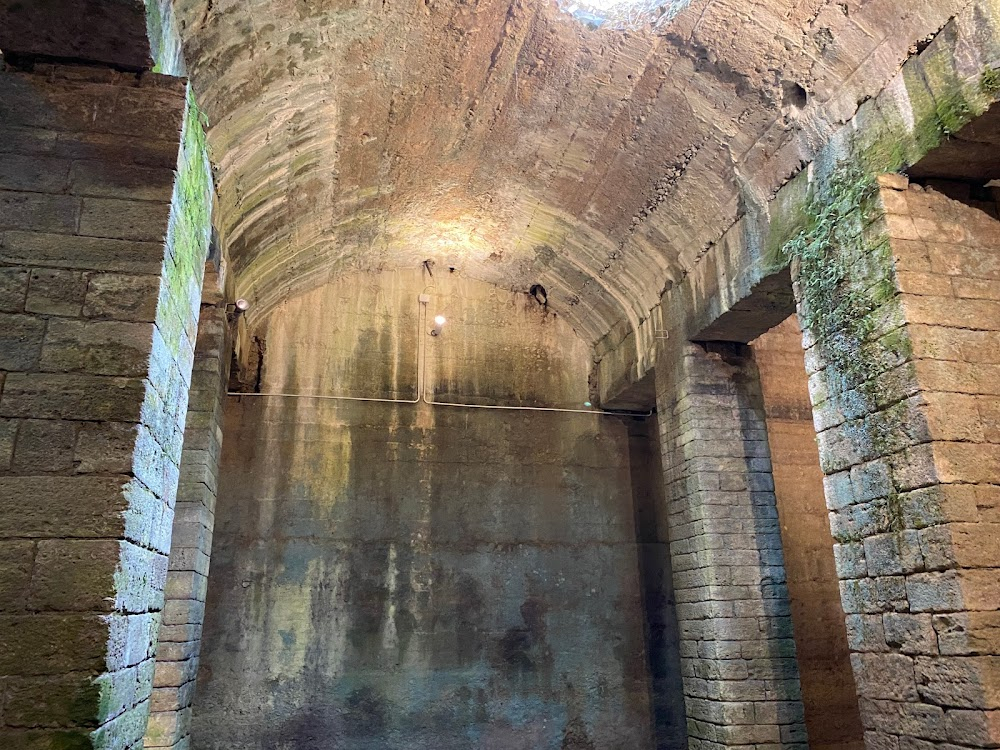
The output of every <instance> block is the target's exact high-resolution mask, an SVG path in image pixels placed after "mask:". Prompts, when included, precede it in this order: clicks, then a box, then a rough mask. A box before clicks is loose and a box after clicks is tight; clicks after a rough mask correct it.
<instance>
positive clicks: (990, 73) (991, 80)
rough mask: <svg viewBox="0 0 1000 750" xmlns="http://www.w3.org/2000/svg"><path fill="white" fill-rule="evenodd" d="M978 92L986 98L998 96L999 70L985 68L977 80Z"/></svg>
mask: <svg viewBox="0 0 1000 750" xmlns="http://www.w3.org/2000/svg"><path fill="white" fill-rule="evenodd" d="M979 90H980V91H982V92H983V93H984V94H986V95H987V96H996V95H997V94H1000V70H998V69H997V68H987V69H986V70H984V71H983V75H982V77H981V78H980V79H979Z"/></svg>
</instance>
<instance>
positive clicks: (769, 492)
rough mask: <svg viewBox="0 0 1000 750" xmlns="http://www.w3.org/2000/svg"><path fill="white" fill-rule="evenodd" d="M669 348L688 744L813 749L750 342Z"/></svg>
mask: <svg viewBox="0 0 1000 750" xmlns="http://www.w3.org/2000/svg"><path fill="white" fill-rule="evenodd" d="M670 343H671V344H672V342H670ZM661 346H662V347H663V350H662V351H661V352H659V353H658V355H657V363H658V364H657V373H656V376H657V407H658V412H659V414H658V418H659V422H660V435H661V440H660V445H661V449H662V451H663V469H664V483H665V494H666V502H667V527H668V530H669V536H670V556H671V564H672V566H673V577H674V588H675V592H676V598H677V619H678V625H679V628H680V656H681V670H682V674H683V682H684V697H685V703H686V707H687V717H688V738H689V744H690V747H691V748H692V750H702V749H705V750H708V749H709V748H719V747H729V746H747V745H782V746H784V747H800V748H805V747H806V743H807V738H806V729H805V725H804V719H803V709H802V702H801V690H800V686H799V675H798V668H797V664H796V660H795V642H794V640H793V638H792V622H791V611H790V607H789V599H788V588H787V585H786V581H785V569H784V558H783V555H782V547H781V535H780V532H779V528H778V513H777V509H776V507H775V497H774V483H773V480H772V476H771V461H770V452H769V448H768V440H767V431H766V425H765V415H764V404H763V399H762V396H761V392H760V382H759V377H758V374H757V370H756V367H755V365H754V362H753V358H752V356H751V352H750V350H749V348H748V347H747V346H745V345H743V344H725V343H720V344H690V343H686V344H683V345H681V346H680V347H679V348H677V347H673V346H671V347H669V348H668V346H667V342H664V343H662V344H661Z"/></svg>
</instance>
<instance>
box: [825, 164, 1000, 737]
mask: <svg viewBox="0 0 1000 750" xmlns="http://www.w3.org/2000/svg"><path fill="white" fill-rule="evenodd" d="M884 184H886V185H888V184H889V183H884ZM898 187H902V188H903V189H902V190H896V189H893V188H892V187H883V188H882V193H881V197H882V204H883V205H884V208H885V211H886V217H885V221H881V220H880V221H879V222H878V223H877V224H876V225H875V228H873V229H871V230H870V231H869V233H868V236H869V240H868V243H869V244H868V245H867V246H866V247H865V250H866V252H867V253H869V254H870V255H869V257H868V258H867V259H866V258H862V259H861V260H860V262H858V263H856V264H855V265H854V266H853V268H854V269H855V275H854V277H853V278H852V279H851V282H850V283H851V287H852V288H864V287H865V286H867V285H870V284H872V283H873V281H874V280H875V279H877V278H880V277H882V276H887V277H888V278H890V279H891V280H892V281H893V284H894V286H895V289H896V294H895V295H893V296H891V297H889V298H887V299H885V300H884V302H883V305H882V307H881V308H879V309H877V310H876V311H875V312H874V313H873V314H874V315H875V316H876V317H877V318H878V320H879V321H880V324H879V326H878V327H877V328H875V329H874V332H873V338H872V339H871V340H868V341H861V342H857V344H856V346H858V347H861V349H862V350H863V351H865V353H866V355H867V356H870V357H873V358H874V359H875V361H876V363H878V364H879V366H880V368H881V371H880V372H879V373H878V375H877V379H876V380H875V381H874V382H870V383H860V384H858V385H856V389H855V390H845V385H844V384H845V382H846V383H848V384H853V381H852V380H850V379H845V377H844V374H843V368H844V364H843V363H842V362H838V361H836V360H833V361H831V359H830V358H829V356H828V354H827V351H826V350H825V349H824V341H823V340H819V341H816V342H815V343H814V344H813V345H812V350H811V351H810V352H807V362H809V363H810V370H811V373H812V377H811V393H812V398H813V403H814V410H815V416H814V419H815V422H816V427H817V430H818V431H819V445H820V455H821V459H822V462H823V468H824V471H825V473H826V474H827V477H826V479H825V482H826V496H827V505H828V507H829V508H830V510H831V525H832V528H833V532H834V537H835V539H836V541H837V542H838V544H837V563H838V573H839V575H840V578H841V579H842V581H841V598H842V603H843V607H844V611H845V612H847V617H848V630H849V633H850V638H851V649H852V652H853V654H852V657H851V658H852V663H853V665H854V672H855V677H856V680H857V683H858V691H859V695H860V696H861V709H862V718H863V721H864V724H865V729H866V733H867V734H866V736H867V739H868V743H869V745H870V746H878V747H897V746H898V747H916V746H921V747H932V746H935V745H937V746H949V745H952V744H959V745H965V746H971V747H993V746H996V744H997V743H1000V734H997V726H998V725H997V720H996V719H997V712H998V710H1000V689H998V685H1000V669H998V663H1000V662H998V653H1000V644H998V643H997V641H996V638H995V632H996V622H997V616H998V614H997V613H998V610H1000V596H998V594H1000V585H998V583H997V582H998V580H1000V576H998V569H997V564H998V563H997V561H998V560H1000V523H998V518H997V515H996V511H997V507H998V501H1000V494H998V485H1000V443H998V437H1000V436H998V435H997V434H996V429H995V425H996V424H997V416H996V410H997V403H998V396H1000V386H998V383H1000V363H998V362H997V357H996V354H995V351H996V344H997V343H1000V339H998V338H997V337H998V336H1000V221H998V220H997V218H996V216H997V211H996V204H995V203H993V202H976V201H974V200H971V199H970V198H969V187H968V186H967V185H965V186H955V187H953V188H949V187H948V186H944V187H943V189H945V190H947V191H948V192H949V193H952V194H953V195H956V196H957V197H960V198H964V199H965V200H966V201H968V205H967V204H966V203H962V202H960V201H959V200H955V199H953V198H949V197H948V196H947V195H945V194H944V193H941V192H938V191H937V190H933V189H924V188H921V187H919V186H916V185H914V186H911V187H910V188H909V189H906V186H905V183H904V184H902V185H899V186H898ZM883 236H886V237H887V238H888V242H889V244H888V251H889V253H891V255H887V254H886V253H885V252H880V251H876V250H873V249H871V248H874V247H880V246H881V245H880V239H881V238H882V237H883ZM838 252H843V251H842V250H840V249H838ZM873 259H874V262H873ZM886 265H888V267H886ZM838 368H840V370H841V372H838Z"/></svg>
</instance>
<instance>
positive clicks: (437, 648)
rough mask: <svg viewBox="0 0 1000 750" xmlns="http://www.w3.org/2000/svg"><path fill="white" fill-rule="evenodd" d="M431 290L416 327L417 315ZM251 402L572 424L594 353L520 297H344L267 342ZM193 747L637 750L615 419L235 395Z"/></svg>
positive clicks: (324, 303) (634, 607) (624, 510)
mask: <svg viewBox="0 0 1000 750" xmlns="http://www.w3.org/2000/svg"><path fill="white" fill-rule="evenodd" d="M424 290H426V291H427V293H429V294H431V295H432V301H431V303H430V305H429V308H428V315H429V316H430V318H433V316H435V315H437V314H443V315H445V316H446V317H447V319H448V322H447V324H446V325H445V326H444V329H443V332H442V335H441V336H439V337H432V336H429V335H428V330H429V328H430V327H431V325H432V323H431V322H430V321H426V322H421V321H420V320H419V318H418V308H419V306H418V303H417V297H418V295H419V294H420V293H421V292H422V291H424ZM256 335H260V336H263V338H264V339H265V341H266V349H265V355H264V366H263V378H262V384H261V390H262V391H263V392H264V393H274V394H278V393H290V394H303V393H304V394H314V395H319V396H322V395H332V394H344V395H350V396H354V397H358V398H398V399H404V400H405V399H411V400H412V399H414V398H415V396H416V386H417V362H418V356H417V355H418V351H419V350H420V349H422V348H423V347H424V346H425V345H426V347H427V353H426V361H427V379H428V390H429V391H433V392H434V393H435V394H436V398H437V399H438V400H443V401H458V400H462V401H466V402H472V403H479V404H489V403H493V404H496V403H505V404H511V405H537V406H565V407H570V408H579V409H585V408H586V407H584V402H585V401H587V399H588V382H587V375H588V370H589V364H590V356H589V351H588V348H587V347H586V346H585V345H584V344H583V343H582V342H580V341H579V339H577V338H576V337H575V336H574V335H573V333H572V330H571V329H569V328H568V326H566V325H565V323H564V322H563V321H562V320H561V319H560V318H558V317H556V316H554V315H552V314H550V313H548V312H547V311H546V310H545V308H544V307H543V306H540V305H539V304H538V303H537V302H536V301H535V299H534V298H532V297H530V296H528V295H525V294H515V293H512V292H509V291H504V290H500V289H497V288H495V287H490V286H488V285H484V284H480V283H476V282H472V281H468V280H465V279H462V278H460V277H459V276H458V274H455V275H451V274H448V273H447V271H445V272H444V274H443V275H442V274H440V273H439V274H438V275H437V278H435V279H431V278H429V277H427V276H426V275H423V276H422V275H421V273H418V272H415V271H398V272H395V273H386V274H383V275H357V276H353V277H345V278H343V279H340V280H338V281H336V282H332V283H330V284H328V285H327V286H326V287H325V288H322V289H320V290H317V291H315V292H313V293H310V294H308V295H305V296H302V297H299V298H296V299H292V300H289V301H288V302H286V303H285V304H283V305H282V306H280V307H279V308H278V309H276V310H275V312H274V314H273V315H271V316H270V317H269V320H268V324H267V326H266V328H264V329H262V330H258V331H256ZM225 434H226V441H225V446H224V448H223V461H222V476H221V480H220V486H221V492H220V496H219V501H218V523H217V526H216V533H215V543H214V552H213V561H212V576H211V579H210V582H209V592H208V602H207V614H206V624H205V645H204V653H203V657H202V661H201V676H200V678H199V687H198V701H197V702H196V705H195V713H194V733H193V737H194V741H195V743H196V746H197V747H199V748H201V749H203V750H212V749H217V750H221V748H226V750H244V749H249V748H260V749H261V750H263V749H264V748H267V749H268V750H273V749H276V748H282V749H284V748H289V749H290V748H295V749H296V750H310V749H313V750H320V749H322V750H332V749H333V748H342V749H343V750H362V749H368V748H370V749H371V750H375V749H376V748H378V749H380V750H381V749H382V748H386V747H393V748H400V749H402V748H407V749H408V750H452V749H454V750H458V749H459V748H461V750H468V748H470V747H474V748H484V749H485V748H500V747H502V748H505V750H519V749H520V750H543V749H551V750H556V749H559V750H562V749H568V748H575V749H577V750H583V749H584V748H587V749H593V750H597V749H600V750H609V749H611V748H615V749H619V748H621V749H624V748H651V747H652V746H653V745H652V736H651V735H652V720H651V713H650V699H649V690H650V685H649V674H648V669H647V662H648V660H647V656H646V651H645V646H644V624H643V600H642V584H641V581H640V576H639V562H638V554H637V548H636V543H635V542H636V537H635V517H634V512H633V502H632V492H631V482H630V466H629V433H628V429H627V426H626V425H625V424H624V423H623V422H622V421H621V419H620V418H618V417H610V418H609V417H600V416H596V415H588V414H572V413H569V414H567V413H555V412H519V411H497V410H490V409H465V408H457V407H448V406H433V407H432V406H430V405H429V404H426V403H424V404H405V403H404V404H393V403H378V402H344V401H341V402H337V401H332V400H324V399H322V398H302V397H281V396H277V395H273V396H253V395H247V396H240V397H234V398H232V399H231V400H230V401H229V403H228V405H227V409H226V425H225Z"/></svg>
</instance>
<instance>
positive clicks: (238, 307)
mask: <svg viewBox="0 0 1000 750" xmlns="http://www.w3.org/2000/svg"><path fill="white" fill-rule="evenodd" d="M249 309H250V303H249V302H248V301H247V300H245V299H243V298H242V297H240V298H239V299H238V300H236V301H235V302H229V303H228V304H227V305H226V314H227V315H228V316H229V318H230V319H231V320H236V318H238V317H240V316H241V315H242V314H243V313H245V312H246V311H247V310H249Z"/></svg>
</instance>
